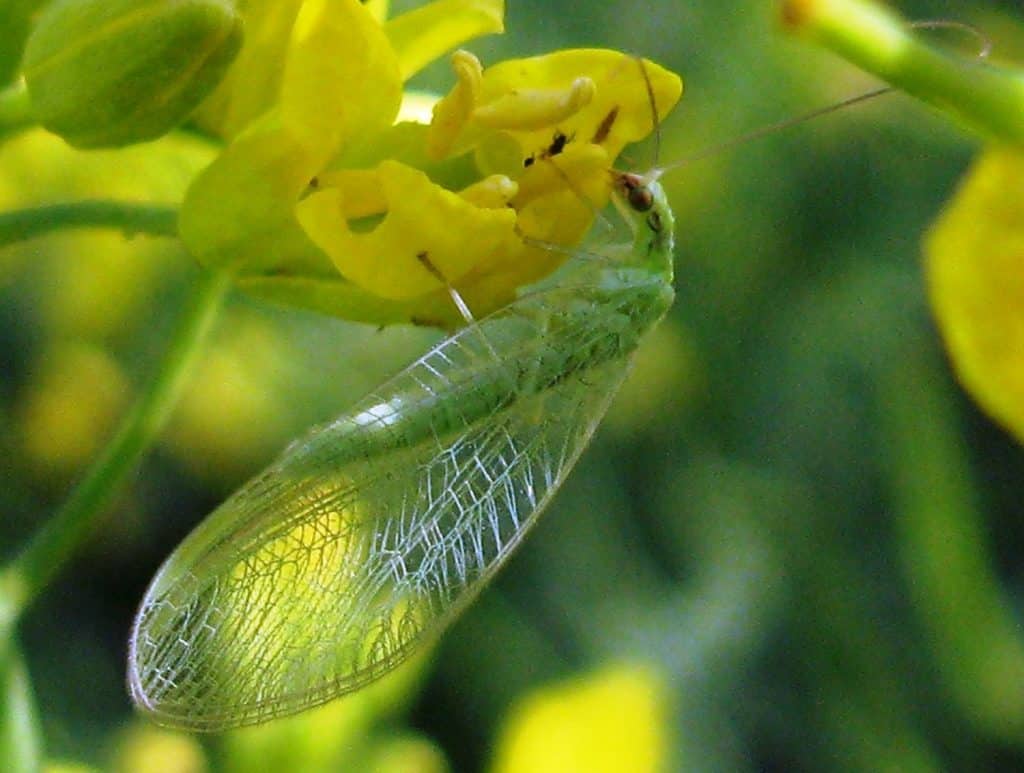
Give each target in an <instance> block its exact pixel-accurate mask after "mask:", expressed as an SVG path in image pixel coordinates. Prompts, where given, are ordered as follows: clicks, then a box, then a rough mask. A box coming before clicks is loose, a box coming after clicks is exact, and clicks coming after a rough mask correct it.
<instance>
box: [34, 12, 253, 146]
mask: <svg viewBox="0 0 1024 773" xmlns="http://www.w3.org/2000/svg"><path fill="white" fill-rule="evenodd" d="M241 43H242V24H241V17H240V16H239V15H238V13H237V12H236V11H235V8H234V5H233V3H232V2H231V0H56V2H54V3H53V4H52V5H51V6H50V7H49V8H48V9H47V11H46V12H45V13H44V14H43V15H42V17H41V18H40V19H39V22H38V23H37V25H36V27H35V29H34V30H33V31H32V33H31V35H30V37H29V40H28V43H27V45H26V47H25V57H24V62H23V73H24V76H25V82H26V84H27V86H28V90H29V95H30V97H31V100H32V106H33V111H34V114H35V117H36V119H37V120H38V121H39V122H40V123H41V124H42V125H43V126H45V127H46V128H47V129H49V130H50V131H52V132H54V133H55V134H58V135H60V136H61V137H62V138H64V139H65V140H66V141H67V142H69V143H70V144H72V145H74V146H76V147H80V148H95V147H110V146H118V145H128V144H131V143H134V142H142V141H145V140H151V139H154V138H156V137H159V136H160V135H162V134H164V133H166V132H167V131H169V130H170V129H172V128H173V127H175V126H176V125H178V124H179V123H181V122H182V121H183V120H185V118H187V117H188V115H189V114H190V113H191V112H192V111H193V110H194V109H195V108H196V106H197V105H198V104H199V103H200V102H201V101H202V100H203V98H204V97H205V96H206V95H207V94H209V93H210V91H212V90H213V88H214V87H215V86H216V85H217V84H218V83H219V82H220V80H221V78H222V77H223V75H224V73H225V71H226V70H227V68H228V66H229V65H230V64H231V61H232V59H233V58H234V56H235V54H236V53H237V52H238V49H239V47H240V46H241Z"/></svg>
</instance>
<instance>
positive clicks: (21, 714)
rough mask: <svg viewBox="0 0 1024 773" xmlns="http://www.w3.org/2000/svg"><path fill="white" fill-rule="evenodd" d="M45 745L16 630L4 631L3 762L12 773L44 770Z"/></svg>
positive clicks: (0, 681) (0, 652)
mask: <svg viewBox="0 0 1024 773" xmlns="http://www.w3.org/2000/svg"><path fill="white" fill-rule="evenodd" d="M41 757H42V743H41V741H40V732H39V720H38V716H37V713H36V708H35V701H34V700H33V697H32V685H31V684H30V682H29V678H28V672H27V671H26V669H25V661H24V660H23V659H22V657H21V652H19V651H18V647H17V645H16V644H15V641H14V637H13V633H12V631H10V630H9V629H5V630H2V631H0V760H3V761H4V765H5V767H4V770H7V771H11V773H34V771H38V770H39V769H40V767H41V764H40V763H41V759H40V758H41Z"/></svg>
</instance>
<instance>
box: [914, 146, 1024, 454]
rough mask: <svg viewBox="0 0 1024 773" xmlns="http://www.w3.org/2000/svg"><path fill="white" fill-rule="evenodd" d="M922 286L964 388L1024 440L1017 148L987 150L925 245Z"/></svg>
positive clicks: (1022, 190)
mask: <svg viewBox="0 0 1024 773" xmlns="http://www.w3.org/2000/svg"><path fill="white" fill-rule="evenodd" d="M925 250H926V253H927V261H928V262H927V269H928V286H929V295H930V298H931V303H932V307H933V309H934V313H935V317H936V319H937V321H938V324H939V327H940V329H941V330H942V335H943V338H944V339H945V342H946V346H947V348H948V350H949V354H950V357H951V358H952V361H953V365H954V367H955V368H956V371H957V375H958V376H959V378H960V380H961V382H962V383H963V385H964V387H965V388H966V389H967V390H968V391H969V392H970V393H971V394H972V395H973V396H974V398H975V399H976V400H977V401H978V403H979V404H980V405H981V406H982V408H984V409H985V411H987V412H988V413H989V414H990V415H991V416H992V417H993V418H995V419H996V420H997V421H998V422H1000V423H1001V424H1003V425H1004V426H1005V427H1007V428H1008V429H1009V430H1010V431H1012V432H1013V433H1014V434H1016V436H1017V437H1018V438H1019V439H1021V440H1024V152H1022V151H1021V150H1020V149H1012V148H993V149H990V150H988V151H987V152H985V153H984V154H983V155H982V156H981V157H980V158H979V159H978V160H977V161H975V163H974V166H973V167H972V168H971V170H970V171H969V172H968V174H967V176H966V177H965V179H964V181H963V182H962V183H961V185H960V189H959V190H958V191H957V193H956V195H955V196H954V197H953V199H952V200H951V201H950V202H949V203H948V204H947V205H946V209H945V211H944V212H943V213H942V215H941V217H940V218H939V219H938V220H937V221H936V223H935V224H934V225H933V226H932V229H931V232H930V233H929V235H928V237H927V240H926V243H925Z"/></svg>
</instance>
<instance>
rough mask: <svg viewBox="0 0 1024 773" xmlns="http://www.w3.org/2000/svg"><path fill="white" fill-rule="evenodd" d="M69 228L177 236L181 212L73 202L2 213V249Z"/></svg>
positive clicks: (156, 207) (131, 204) (113, 203)
mask: <svg viewBox="0 0 1024 773" xmlns="http://www.w3.org/2000/svg"><path fill="white" fill-rule="evenodd" d="M66 228H119V229H121V230H122V231H124V232H125V234H126V235H128V236H132V235H134V234H138V233H145V234H150V235H152V236H177V233H178V210H177V209H175V208H174V207H169V206H160V205H154V204H136V203H134V202H122V201H73V202H68V203H66V204H47V205H44V206H41V207H31V208H29V209H19V210H14V211H12V212H0V247H3V246H4V245H7V244H13V243H15V242H20V241H25V240H26V239H31V238H33V237H36V236H42V235H43V234H47V233H50V232H51V231H58V230H62V229H66Z"/></svg>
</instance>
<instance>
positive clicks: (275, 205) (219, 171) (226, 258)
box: [178, 118, 327, 271]
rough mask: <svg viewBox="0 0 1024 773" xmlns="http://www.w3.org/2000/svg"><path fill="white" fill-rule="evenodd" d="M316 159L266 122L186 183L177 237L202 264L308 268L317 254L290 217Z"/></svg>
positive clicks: (274, 124)
mask: <svg viewBox="0 0 1024 773" xmlns="http://www.w3.org/2000/svg"><path fill="white" fill-rule="evenodd" d="M318 161H319V159H318V158H317V154H316V153H314V152H311V151H310V150H309V149H308V148H307V147H306V146H305V145H304V144H303V143H301V142H298V141H297V140H296V138H295V137H294V135H293V134H292V133H291V132H289V131H288V130H286V129H284V128H282V127H281V126H280V125H279V124H278V123H277V122H275V121H273V120H271V119H270V118H268V119H267V120H265V121H263V122H262V123H261V124H259V125H257V126H255V127H253V129H251V130H250V131H248V132H246V133H245V134H243V135H241V136H239V137H238V138H237V139H235V141H234V142H232V143H231V144H230V145H229V146H228V147H227V148H226V149H225V150H224V152H223V153H221V155H220V156H218V157H217V159H216V160H215V161H214V162H213V163H212V164H210V166H208V167H207V168H206V169H205V170H203V172H202V173H201V174H200V175H199V176H198V177H197V178H196V179H195V180H194V181H193V183H192V185H191V186H190V187H189V189H188V192H187V193H186V194H185V201H184V203H183V204H182V209H181V216H180V220H179V226H178V227H179V231H180V233H181V238H182V240H183V241H184V242H185V245H186V246H187V247H188V248H189V250H190V251H191V252H192V254H193V255H194V256H195V257H196V259H197V260H199V261H200V262H201V263H203V264H204V265H225V264H235V265H237V266H238V267H239V269H240V270H244V271H261V270H267V269H269V268H277V267H281V266H309V265H315V263H316V260H317V258H316V256H317V255H319V261H320V262H321V263H323V264H326V263H327V262H326V260H325V259H324V258H323V256H322V254H321V253H319V251H318V250H317V249H316V248H315V247H314V246H313V245H312V244H311V243H310V241H309V239H307V238H306V237H305V234H304V233H303V231H302V229H301V228H299V225H298V223H297V222H296V220H295V217H294V202H295V201H296V200H297V199H298V198H299V196H300V194H301V193H302V192H303V191H304V190H305V189H306V187H307V186H308V185H309V182H310V178H311V177H312V175H313V174H314V173H315V171H316V169H317V164H318Z"/></svg>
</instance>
